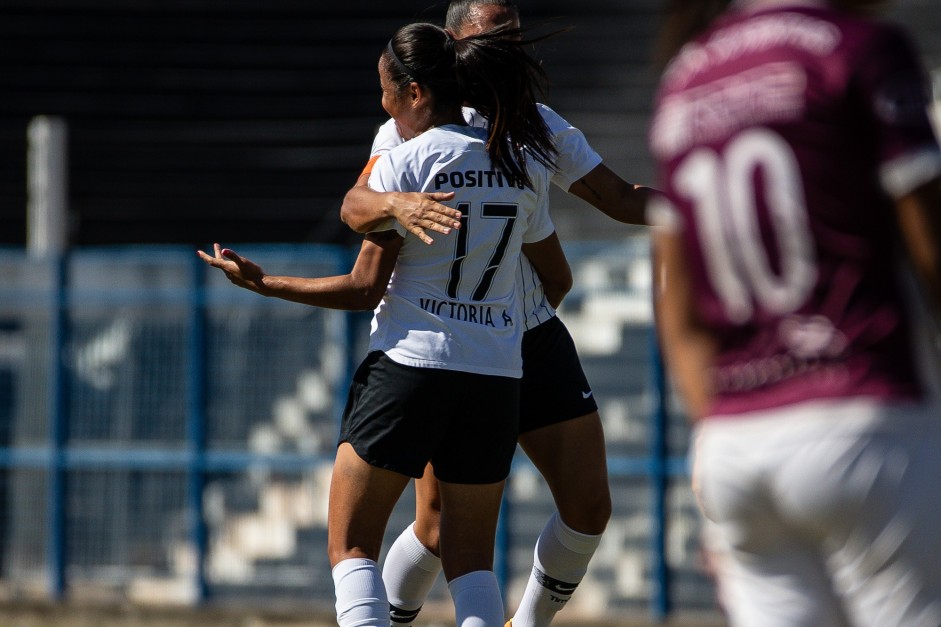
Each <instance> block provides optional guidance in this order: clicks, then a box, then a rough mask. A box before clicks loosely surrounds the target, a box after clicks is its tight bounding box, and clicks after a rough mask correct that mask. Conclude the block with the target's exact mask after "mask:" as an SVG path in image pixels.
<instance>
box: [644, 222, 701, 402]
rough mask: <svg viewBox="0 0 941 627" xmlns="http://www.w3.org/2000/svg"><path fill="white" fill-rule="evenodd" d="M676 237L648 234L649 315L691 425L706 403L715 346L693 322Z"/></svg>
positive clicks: (687, 286) (682, 258)
mask: <svg viewBox="0 0 941 627" xmlns="http://www.w3.org/2000/svg"><path fill="white" fill-rule="evenodd" d="M681 246H682V245H681V243H680V241H679V237H677V236H675V235H669V234H663V233H656V234H654V247H653V251H654V258H653V264H654V276H653V289H654V316H655V319H656V328H657V335H658V338H659V340H660V347H661V349H662V351H663V358H664V362H665V363H666V366H667V368H668V371H669V373H670V376H671V377H672V379H673V382H674V385H675V387H676V389H677V391H678V392H679V395H680V397H681V398H682V400H683V404H684V406H685V407H686V411H687V414H688V416H689V418H690V420H692V421H696V420H699V419H700V418H702V417H703V416H704V415H705V414H706V412H707V411H708V409H709V407H710V405H711V404H712V396H713V388H712V384H711V380H712V379H711V375H710V373H711V371H712V366H713V360H714V356H715V344H714V341H713V339H712V337H711V335H710V334H709V333H708V332H707V330H706V329H705V328H704V327H703V326H702V324H701V323H700V322H699V320H698V318H697V316H696V313H695V310H694V307H693V302H692V295H691V287H690V284H689V281H690V277H689V273H688V270H687V268H686V260H685V256H684V255H683V253H682V250H681Z"/></svg>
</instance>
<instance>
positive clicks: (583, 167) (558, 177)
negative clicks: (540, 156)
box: [539, 104, 602, 191]
mask: <svg viewBox="0 0 941 627" xmlns="http://www.w3.org/2000/svg"><path fill="white" fill-rule="evenodd" d="M539 113H541V114H542V119H543V120H545V122H546V126H548V127H549V131H550V132H551V133H552V136H553V141H554V142H555V147H556V150H558V151H559V156H558V159H557V161H556V171H555V172H553V173H552V182H553V183H555V184H556V185H557V186H558V187H560V188H561V189H563V190H565V191H568V190H569V188H570V187H571V186H572V183H574V182H575V181H577V180H578V179H580V178H582V177H583V176H585V175H586V174H588V173H589V172H591V171H592V170H594V169H595V168H596V167H598V165H599V164H600V163H601V161H602V159H601V155H599V154H598V153H597V152H595V150H594V148H592V147H591V146H590V145H589V144H588V140H587V139H585V135H584V134H583V133H582V132H581V131H580V130H578V129H577V128H575V127H574V126H572V125H571V124H569V122H568V121H567V120H566V119H565V118H563V117H562V116H561V115H559V114H558V113H556V112H555V111H553V110H552V109H550V108H549V107H547V106H546V105H544V104H540V105H539Z"/></svg>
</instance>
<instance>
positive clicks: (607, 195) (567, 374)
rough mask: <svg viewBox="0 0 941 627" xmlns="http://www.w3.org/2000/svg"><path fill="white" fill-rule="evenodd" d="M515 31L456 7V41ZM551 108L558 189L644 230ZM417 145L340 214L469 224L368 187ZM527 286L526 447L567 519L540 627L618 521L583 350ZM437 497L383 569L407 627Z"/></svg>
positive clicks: (460, 1)
mask: <svg viewBox="0 0 941 627" xmlns="http://www.w3.org/2000/svg"><path fill="white" fill-rule="evenodd" d="M503 24H506V25H509V26H511V27H512V28H514V29H518V28H519V12H518V9H517V7H516V5H515V3H514V2H513V1H512V0H452V1H451V2H450V3H449V5H448V11H447V18H446V21H445V27H446V28H447V29H448V30H450V31H451V32H453V33H454V35H455V37H459V38H460V37H465V36H468V35H473V34H476V33H479V32H481V31H483V30H488V29H491V28H494V27H496V26H499V25H503ZM513 32H516V31H515V30H514V31H513ZM539 110H540V113H541V114H542V116H543V119H544V120H545V121H546V124H547V125H548V127H549V130H550V132H551V133H552V137H553V143H554V145H555V147H556V149H557V150H558V159H557V161H556V169H555V171H554V172H553V173H552V183H553V184H555V185H556V186H558V187H559V188H560V189H562V190H565V191H567V192H569V193H571V194H573V195H575V196H578V197H579V198H581V199H583V200H585V201H586V202H589V203H591V204H592V205H594V206H595V207H597V208H598V209H599V210H601V211H602V212H604V213H605V214H607V215H609V216H610V217H612V218H614V219H615V220H618V221H620V222H625V223H629V224H643V207H644V203H645V200H646V196H647V191H648V190H647V189H646V188H642V187H639V186H635V185H631V184H629V183H627V182H625V181H624V180H622V179H621V178H620V177H618V176H617V175H616V174H615V173H614V172H612V171H611V170H610V169H609V168H608V167H607V166H605V165H604V163H602V159H601V156H600V155H599V154H598V153H597V152H595V151H594V150H593V149H592V147H591V146H590V145H589V144H588V141H587V140H586V139H585V136H584V135H583V134H582V132H581V131H579V130H578V129H577V128H575V127H573V126H572V125H571V124H569V123H568V122H567V121H566V120H564V119H563V118H562V117H561V116H559V115H558V114H557V113H556V112H555V111H553V110H552V109H550V108H549V107H547V106H545V105H542V104H540V105H539ZM464 114H465V118H466V119H467V122H468V124H470V125H472V126H484V125H486V123H487V122H486V119H485V118H483V117H482V116H481V115H479V114H478V113H477V112H476V111H474V110H473V109H471V108H465V109H464ZM409 137H410V136H409V135H408V134H407V129H401V128H399V126H398V125H397V124H396V122H395V120H388V121H387V122H386V123H385V124H383V125H382V126H381V127H380V128H379V131H378V132H377V134H376V137H375V139H374V141H373V146H372V151H371V158H370V162H369V164H368V165H367V167H366V169H365V170H364V172H363V174H362V175H361V176H360V179H359V181H358V184H357V186H356V187H354V188H353V189H351V190H350V191H349V192H348V193H347V194H346V197H345V198H344V201H343V206H342V209H341V214H340V215H341V218H342V219H343V221H344V222H346V223H347V224H348V225H349V226H350V227H351V228H354V229H355V230H357V231H359V232H366V231H368V230H369V229H370V228H372V227H373V226H374V225H375V224H377V223H379V222H381V221H382V220H383V219H384V218H387V217H390V216H391V217H395V219H397V220H398V221H400V222H401V223H402V224H403V225H404V226H406V227H407V228H408V229H409V230H410V231H412V232H414V233H416V235H418V236H419V237H422V238H423V239H424V241H426V242H430V241H432V238H431V237H430V236H429V235H428V234H426V233H425V231H424V229H428V230H431V231H437V232H447V230H448V228H451V227H455V228H459V223H455V222H453V218H448V212H450V211H452V210H451V209H450V208H449V207H442V206H441V205H437V204H435V203H434V202H432V201H434V200H435V199H441V200H444V199H447V198H449V195H448V193H449V192H444V191H439V192H429V193H425V194H418V193H414V192H413V193H400V192H382V193H380V192H376V191H375V190H372V189H370V188H369V187H368V186H367V185H366V180H367V179H368V176H369V171H370V170H371V167H372V164H373V163H375V160H376V159H379V158H380V156H381V155H383V154H384V153H386V152H388V151H389V150H391V149H392V148H394V147H395V146H398V145H400V144H402V143H403V142H404V141H406V140H408V139H409ZM436 209H440V211H437V210H436ZM432 234H434V233H432ZM518 277H519V281H520V284H521V285H522V286H523V289H524V294H525V297H524V306H525V307H526V333H525V334H524V336H523V382H522V390H521V398H520V403H521V413H520V438H519V442H520V446H521V448H522V449H523V450H524V451H525V453H526V454H527V455H528V456H529V458H530V459H531V460H532V462H533V464H534V465H535V466H536V468H537V469H538V470H539V472H540V473H541V474H542V475H543V477H544V478H545V480H546V483H547V484H548V487H549V489H550V491H551V493H552V496H553V499H554V501H555V503H556V506H557V511H556V512H553V513H552V515H551V516H550V517H549V519H548V520H547V522H546V524H545V526H544V528H543V530H542V532H541V533H540V534H539V537H538V539H537V541H536V547H535V551H534V556H533V568H532V571H531V573H530V577H529V581H528V583H527V586H526V589H525V591H524V592H523V595H522V597H521V599H520V603H519V605H518V607H517V610H516V612H515V613H514V616H513V624H514V625H515V626H517V627H540V626H544V625H548V624H549V623H550V622H551V621H552V619H553V617H554V616H555V614H556V613H557V612H558V611H559V610H560V609H562V608H563V607H564V606H565V604H566V602H567V601H568V600H569V598H571V596H572V594H573V593H574V592H575V590H576V588H577V586H578V584H579V583H580V582H581V580H582V578H583V576H584V575H585V573H586V572H587V570H588V564H589V562H590V560H591V558H592V555H593V554H594V552H595V549H596V548H597V547H598V545H599V542H600V539H601V534H602V532H603V531H604V529H605V526H606V525H607V522H608V519H609V517H610V515H611V497H610V492H609V489H608V475H607V463H606V458H605V443H604V432H603V429H602V425H601V418H600V416H599V414H598V405H597V403H596V401H595V397H594V394H592V391H591V386H590V384H589V382H588V380H587V377H586V376H585V373H584V371H583V369H582V366H581V362H580V360H579V357H578V354H577V351H576V347H575V344H574V341H573V340H572V337H571V335H570V334H569V332H568V330H567V329H566V327H565V325H564V324H563V323H562V321H561V320H560V319H559V318H558V317H557V316H556V315H555V312H554V310H553V308H552V307H551V306H550V305H549V304H548V303H547V302H546V301H545V299H544V298H543V294H542V288H541V286H540V284H539V278H538V276H536V274H535V273H533V272H532V271H531V268H530V267H529V265H528V264H527V263H526V260H525V258H524V259H522V260H521V262H520V271H519V273H518ZM436 488H437V486H436V485H435V482H434V477H433V475H432V473H431V471H430V470H429V471H428V472H427V473H426V477H424V478H423V479H421V480H419V481H418V482H417V483H416V496H417V498H416V518H415V522H414V524H412V525H410V526H409V527H408V528H406V529H405V530H404V531H403V532H402V533H401V534H400V536H399V538H398V539H397V540H396V541H395V543H394V544H393V545H392V547H391V548H390V550H389V553H388V555H387V556H386V560H385V563H384V565H383V569H382V574H383V578H384V579H385V581H386V590H387V591H388V593H389V600H390V602H391V604H392V609H391V611H392V612H393V616H394V618H395V622H396V624H397V625H401V626H402V627H406V626H407V625H411V624H412V622H413V621H414V620H415V618H416V617H417V616H418V614H419V611H420V609H421V606H422V604H423V603H424V602H425V599H426V597H427V595H428V593H429V592H430V591H431V589H432V587H433V584H434V582H435V579H436V578H437V576H438V573H439V572H440V570H441V566H440V560H439V559H438V557H437V552H438V509H439V508H440V499H439V497H438V492H437V489H436Z"/></svg>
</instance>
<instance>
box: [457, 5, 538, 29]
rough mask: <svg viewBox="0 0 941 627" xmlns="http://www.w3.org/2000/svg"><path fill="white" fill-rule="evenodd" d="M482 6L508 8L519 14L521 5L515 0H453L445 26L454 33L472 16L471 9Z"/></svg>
mask: <svg viewBox="0 0 941 627" xmlns="http://www.w3.org/2000/svg"><path fill="white" fill-rule="evenodd" d="M481 6H494V7H500V8H503V9H508V10H510V11H512V12H513V13H516V15H517V16H519V7H517V6H516V3H515V2H514V1H513V0H451V2H449V3H448V12H447V15H446V17H445V18H444V27H445V28H447V29H448V30H450V31H451V32H452V33H454V32H457V31H458V30H460V29H461V28H462V27H463V26H464V24H466V23H468V22H469V21H470V18H471V10H472V9H476V8H477V7H481Z"/></svg>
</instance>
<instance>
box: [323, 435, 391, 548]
mask: <svg viewBox="0 0 941 627" xmlns="http://www.w3.org/2000/svg"><path fill="white" fill-rule="evenodd" d="M408 481H409V477H407V476H406V475H402V474H399V473H396V472H393V471H390V470H385V469H382V468H376V467H375V466H371V465H370V464H368V463H367V462H366V461H364V460H363V459H362V458H360V457H359V455H357V454H356V451H355V450H353V447H352V446H351V445H350V444H349V443H347V442H344V443H343V444H341V445H340V446H339V447H338V449H337V457H336V461H335V462H334V466H333V475H332V478H331V480H330V501H329V507H328V525H327V527H328V530H329V531H328V540H327V545H328V552H329V554H330V562H331V565H332V566H335V565H336V563H337V562H339V561H340V560H343V559H347V558H350V557H365V558H368V559H372V560H378V559H379V552H380V549H381V546H382V537H383V533H384V531H385V527H386V523H387V522H388V520H389V516H390V515H391V513H392V509H393V507H395V504H396V502H397V501H398V499H399V497H400V496H401V494H402V491H403V490H404V489H405V486H406V485H407V484H408Z"/></svg>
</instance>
